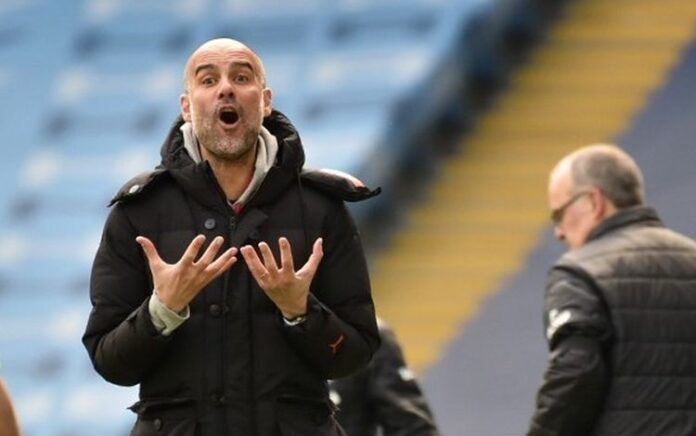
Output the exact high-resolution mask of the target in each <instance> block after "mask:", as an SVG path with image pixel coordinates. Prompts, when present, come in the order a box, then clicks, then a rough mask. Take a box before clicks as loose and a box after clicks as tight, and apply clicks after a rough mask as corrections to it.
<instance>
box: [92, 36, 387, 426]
mask: <svg viewBox="0 0 696 436" xmlns="http://www.w3.org/2000/svg"><path fill="white" fill-rule="evenodd" d="M180 109H181V116H180V117H179V118H178V119H177V120H176V121H175V123H174V125H173V127H172V129H171V131H170V132H169V135H168V137H167V139H166V141H165V143H164V145H163V147H162V152H161V155H162V162H161V164H160V166H158V167H157V168H156V169H155V170H154V171H151V172H148V173H145V174H141V175H140V176H137V177H135V178H134V179H132V180H131V181H129V182H128V183H126V185H125V186H124V187H123V188H122V189H121V190H120V191H119V192H118V193H117V194H116V196H115V197H114V199H113V201H112V205H113V208H112V209H111V212H110V214H109V217H108V219H107V222H106V225H105V228H104V233H103V237H102V241H101V244H100V247H99V250H98V252H97V254H96V258H95V260H94V266H93V270H92V280H91V287H90V296H91V302H92V306H93V309H92V312H91V315H90V317H89V321H88V324H87V328H86V331H85V334H84V336H83V342H84V344H85V346H86V348H87V350H88V353H89V356H90V358H91V359H92V362H93V364H94V367H95V369H96V370H97V371H98V372H99V373H100V374H101V375H102V376H103V377H104V378H105V379H106V380H108V381H110V382H112V383H115V384H118V385H125V386H129V385H136V384H139V385H140V401H139V402H138V403H136V404H134V405H133V406H132V407H131V409H132V410H133V411H134V412H135V413H136V414H137V421H136V423H135V427H134V429H133V433H132V434H133V435H160V434H166V435H203V436H208V435H209V436H213V435H214V436H220V435H240V436H241V435H244V436H247V435H248V436H251V435H253V436H280V435H284V436H288V435H302V436H307V435H327V436H328V435H339V434H342V430H341V429H340V427H339V426H338V425H337V424H336V421H335V419H334V416H333V415H334V413H333V408H332V405H331V402H330V400H329V395H328V389H327V384H326V380H327V379H329V378H337V377H342V376H345V375H348V374H350V373H352V372H353V371H355V370H357V369H359V368H361V367H363V366H364V365H366V364H367V362H368V361H369V360H370V358H371V356H372V354H373V353H374V351H375V350H376V349H377V347H378V345H379V337H378V332H377V326H376V321H375V314H374V307H373V303H372V298H371V294H370V282H369V277H368V273H367V268H366V263H365V257H364V254H363V250H362V247H361V242H360V238H359V236H358V233H357V230H356V227H355V225H354V224H353V221H352V219H351V217H350V215H349V213H348V211H347V209H346V207H345V205H344V202H343V200H349V199H350V200H362V199H365V198H368V197H371V196H372V195H375V194H376V193H377V192H378V191H371V190H369V189H368V188H366V187H365V186H364V185H362V184H361V183H359V182H357V181H356V179H354V178H349V177H341V176H339V175H336V173H328V172H320V171H308V170H305V169H304V168H303V166H304V152H303V148H302V144H301V142H300V139H299V135H298V133H297V131H296V130H295V128H294V126H293V125H292V124H291V123H290V121H289V120H288V119H287V118H286V117H285V116H284V115H283V114H281V113H280V112H278V111H275V110H273V108H272V92H271V89H270V88H268V86H267V84H266V75H265V71H264V67H263V64H262V62H261V59H260V58H259V57H258V56H257V55H256V54H255V53H254V52H253V51H252V50H251V49H250V48H249V47H247V46H246V45H244V44H242V43H240V42H239V41H235V40H231V39H215V40H212V41H208V42H206V43H204V44H203V45H202V46H200V47H199V48H198V49H197V50H196V51H195V52H194V53H193V54H192V55H191V57H190V58H189V60H188V62H187V63H186V67H185V72H184V92H183V94H182V95H181V98H180Z"/></svg>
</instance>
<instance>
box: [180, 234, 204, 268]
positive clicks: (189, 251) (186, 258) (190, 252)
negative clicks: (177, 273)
mask: <svg viewBox="0 0 696 436" xmlns="http://www.w3.org/2000/svg"><path fill="white" fill-rule="evenodd" d="M204 242H205V236H204V235H198V236H196V237H195V238H193V240H192V241H191V243H190V244H189V246H188V247H186V251H184V254H183V256H181V260H180V262H185V263H194V262H195V260H196V256H198V252H199V251H201V247H202V246H203V243H204Z"/></svg>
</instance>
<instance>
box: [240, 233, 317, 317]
mask: <svg viewBox="0 0 696 436" xmlns="http://www.w3.org/2000/svg"><path fill="white" fill-rule="evenodd" d="M278 244H279V246H280V268H278V264H277V263H276V261H275V258H274V257H273V253H272V252H271V248H270V247H269V246H268V244H266V243H265V242H261V243H260V244H259V251H260V252H261V256H262V257H263V262H261V259H260V258H259V256H258V254H257V253H256V250H254V248H253V247H252V246H250V245H245V246H244V247H242V248H241V249H240V251H241V253H242V256H244V260H245V261H246V263H247V266H248V267H249V271H251V275H252V276H254V279H256V282H257V283H258V284H259V286H260V287H261V289H263V291H264V292H265V293H266V295H268V298H270V299H271V300H272V301H273V303H275V305H276V306H277V307H278V309H279V310H280V312H281V313H282V314H283V316H284V317H285V318H286V319H292V318H296V317H298V316H301V315H304V314H305V313H307V296H308V295H309V285H310V284H311V283H312V279H313V278H314V274H315V273H316V272H317V268H318V267H319V262H320V261H321V258H322V256H323V255H324V251H323V248H322V239H321V238H318V239H317V240H316V241H314V246H313V247H312V254H311V255H310V256H309V259H307V263H305V264H304V265H303V266H302V268H300V269H299V270H298V271H295V266H294V263H293V259H292V251H291V249H290V242H289V241H288V240H287V239H286V238H284V237H281V238H280V239H278Z"/></svg>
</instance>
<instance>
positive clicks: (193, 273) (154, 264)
mask: <svg viewBox="0 0 696 436" xmlns="http://www.w3.org/2000/svg"><path fill="white" fill-rule="evenodd" d="M135 240H136V242H137V243H138V244H140V246H141V247H142V249H143V252H145V256H146V257H147V261H148V264H149V265H150V271H152V280H153V282H154V286H155V290H156V291H157V297H158V298H159V299H160V301H161V302H162V303H164V304H165V305H166V306H167V307H168V308H170V309H172V310H173V311H175V312H181V311H182V310H183V309H184V308H185V307H186V306H187V305H188V304H189V303H190V302H191V300H193V299H194V298H195V297H196V295H198V293H199V292H200V291H201V290H202V289H203V288H204V287H206V286H207V285H208V283H210V282H211V281H213V280H214V279H216V278H217V277H219V276H220V275H221V274H222V273H224V272H225V271H227V270H228V269H229V268H230V267H231V266H232V265H234V263H235V262H236V261H237V257H236V256H235V254H237V249H236V248H235V247H232V248H229V249H228V250H227V251H225V252H224V253H222V254H221V255H220V256H219V257H218V258H217V259H216V258H215V256H216V255H217V253H218V251H220V247H222V243H223V242H224V241H223V238H222V237H221V236H217V237H216V238H215V239H213V242H211V243H210V246H208V248H207V249H206V250H205V252H204V253H203V255H202V256H201V257H200V258H199V259H198V260H196V257H197V256H198V253H199V252H200V250H201V247H202V246H203V243H204V242H205V236H203V235H198V236H196V237H195V238H193V241H191V243H190V244H189V246H188V247H187V248H186V251H185V252H184V254H183V255H182V256H181V259H179V261H178V262H177V263H175V264H169V263H166V262H165V261H163V260H162V258H161V257H160V255H159V253H158V252H157V249H156V248H155V245H154V244H153V243H152V241H150V240H149V239H148V238H146V237H144V236H138V237H137V238H135Z"/></svg>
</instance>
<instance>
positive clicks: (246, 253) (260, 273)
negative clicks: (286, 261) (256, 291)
mask: <svg viewBox="0 0 696 436" xmlns="http://www.w3.org/2000/svg"><path fill="white" fill-rule="evenodd" d="M239 251H240V252H241V253H242V256H243V257H244V261H245V262H246V264H247V268H249V272H251V275H252V276H253V277H254V279H255V280H256V281H257V282H258V283H259V284H262V283H265V281H266V279H267V278H268V271H266V268H265V267H264V266H263V263H261V259H259V255H258V254H256V250H254V247H252V246H251V245H245V246H244V247H242V248H241V249H240V250H239Z"/></svg>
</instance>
